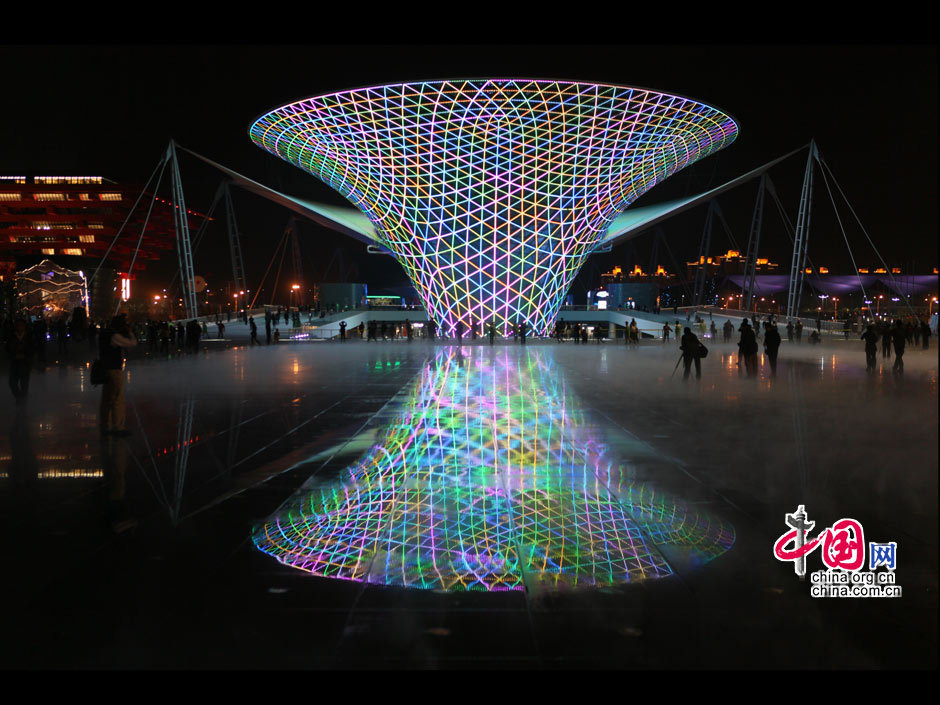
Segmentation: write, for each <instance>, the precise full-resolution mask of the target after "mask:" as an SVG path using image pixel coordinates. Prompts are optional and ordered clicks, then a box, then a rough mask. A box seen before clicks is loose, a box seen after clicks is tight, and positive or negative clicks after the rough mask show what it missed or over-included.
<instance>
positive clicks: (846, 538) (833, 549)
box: [817, 519, 865, 570]
mask: <svg viewBox="0 0 940 705" xmlns="http://www.w3.org/2000/svg"><path fill="white" fill-rule="evenodd" d="M817 540H818V539H817ZM822 554H823V555H822V559H823V563H825V564H826V566H827V567H829V568H842V569H843V570H859V569H860V568H861V567H862V566H863V565H865V537H864V535H863V532H862V525H861V524H859V523H858V522H857V521H855V520H854V519H840V520H839V521H837V522H836V523H835V524H833V525H832V528H831V529H826V536H825V540H824V541H823V552H822Z"/></svg>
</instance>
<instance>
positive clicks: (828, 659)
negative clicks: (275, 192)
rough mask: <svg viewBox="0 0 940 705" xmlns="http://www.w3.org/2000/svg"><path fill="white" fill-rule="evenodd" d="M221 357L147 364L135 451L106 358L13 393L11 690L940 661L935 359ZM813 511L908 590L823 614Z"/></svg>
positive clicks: (2, 479) (856, 348) (398, 347)
mask: <svg viewBox="0 0 940 705" xmlns="http://www.w3.org/2000/svg"><path fill="white" fill-rule="evenodd" d="M932 342H935V340H934V341H932ZM216 345H217V346H218V347H217V348H213V347H212V343H210V342H207V343H206V346H207V347H208V348H209V350H208V351H204V352H202V353H200V354H198V355H193V356H183V357H182V358H181V359H167V358H166V356H151V355H149V354H146V353H145V352H143V351H141V352H140V353H137V354H136V355H135V356H134V357H133V358H132V359H131V360H130V361H129V363H128V366H127V373H128V383H127V427H128V429H129V430H131V431H132V435H131V436H130V437H128V438H126V439H125V438H118V437H110V436H108V437H102V436H99V434H98V430H97V407H98V400H99V396H100V388H95V387H91V386H90V383H89V368H88V367H87V365H86V362H87V359H89V358H88V356H87V354H85V353H86V352H87V351H86V350H75V351H72V359H71V360H70V361H69V362H65V363H63V364H57V363H56V362H55V361H54V360H53V359H50V360H49V363H50V364H49V366H48V367H47V368H46V371H45V372H44V373H36V372H34V373H33V375H32V378H31V384H30V391H29V400H28V402H27V404H26V405H25V406H23V407H16V406H14V405H13V404H12V399H11V398H10V397H8V400H9V401H8V402H7V403H6V404H5V406H4V407H3V411H2V424H3V429H4V431H5V433H4V434H3V436H2V437H0V510H2V521H3V528H4V533H3V540H2V542H0V547H2V552H3V556H2V561H3V566H4V575H5V579H4V580H3V581H2V587H0V591H2V596H3V598H4V602H5V604H6V605H7V609H6V610H5V611H4V613H3V616H2V617H0V619H2V623H0V632H2V633H3V634H4V635H5V636H6V638H5V639H4V640H3V642H2V643H3V646H2V649H3V653H2V656H0V663H2V664H3V665H4V666H7V667H26V668H31V667H40V668H54V667H65V668H75V667H78V668H89V667H91V668H99V667H105V668H113V667H118V668H239V669H245V668H265V669H270V668H389V667H415V668H477V667H486V668H513V667H522V668H625V669H634V668H899V667H903V668H931V667H935V666H936V660H937V582H938V581H937V533H938V531H937V530H938V526H937V470H938V463H937V355H936V348H935V347H933V348H932V349H931V350H929V351H922V350H920V349H915V348H913V347H910V348H909V349H908V352H907V354H906V355H905V368H906V369H905V371H904V373H903V374H902V375H898V374H894V373H892V371H891V364H892V363H893V359H882V358H880V357H879V365H880V367H879V370H877V372H876V373H875V374H873V375H869V374H866V372H865V369H864V365H865V359H864V352H863V349H862V344H861V343H859V342H857V341H850V342H844V341H833V342H830V343H826V344H825V345H821V346H809V345H807V344H804V345H792V344H787V343H784V345H783V348H782V352H781V360H780V364H779V370H778V375H777V377H776V378H775V379H771V378H770V376H769V369H768V367H767V364H766V361H765V360H764V361H762V366H761V376H760V378H758V379H756V380H755V379H747V378H744V377H742V376H741V374H740V371H739V368H738V366H737V355H736V352H737V349H736V347H735V345H734V344H733V343H731V344H722V343H717V342H716V343H714V344H710V348H711V350H710V354H709V356H708V357H707V358H706V359H705V360H704V361H703V369H702V379H701V380H695V379H694V375H693V378H692V379H689V380H683V375H682V369H681V367H680V368H679V370H678V371H676V372H675V373H674V374H673V368H674V365H675V363H676V360H677V357H678V351H677V347H676V344H675V342H672V343H669V344H666V345H663V344H662V343H661V342H650V341H646V342H644V343H643V344H641V345H640V346H639V347H637V348H631V347H628V346H625V345H623V344H614V343H609V342H608V343H604V344H600V345H598V344H594V343H590V344H588V345H573V344H571V343H564V344H557V343H547V342H540V341H530V344H529V345H527V346H524V347H523V346H520V345H511V344H502V345H500V344H497V345H496V346H494V347H490V346H489V345H485V344H480V343H479V342H476V343H473V344H465V345H463V346H461V347H459V348H458V347H457V346H452V345H446V344H438V345H436V346H432V345H429V344H427V343H424V342H417V341H416V342H414V343H411V344H408V343H406V342H404V341H395V342H387V343H362V342H358V341H356V342H352V341H351V342H348V343H345V344H341V343H336V342H319V343H282V344H280V345H278V346H271V347H268V346H262V347H254V348H247V347H244V346H241V345H239V346H234V347H229V348H222V344H221V343H219V344H216ZM83 354H85V355H84V356H83ZM800 504H803V505H805V507H806V511H807V514H808V515H809V518H810V519H811V520H814V521H815V522H816V527H817V530H821V529H823V528H824V527H827V526H831V525H832V524H833V523H835V522H836V521H837V520H839V519H841V518H843V517H851V518H854V519H856V520H857V521H859V522H860V523H861V524H862V525H863V526H864V531H865V540H866V541H876V542H891V541H893V542H896V543H897V569H896V571H895V574H896V579H897V584H898V585H900V586H902V589H903V593H902V596H901V597H899V598H891V599H888V598H878V599H858V598H856V599H839V598H828V599H823V598H813V597H811V596H810V583H809V578H807V580H805V581H801V580H800V579H799V578H798V577H797V576H796V575H795V574H794V567H793V564H792V563H784V562H781V561H778V560H776V559H775V557H774V553H773V546H774V543H775V541H776V540H777V539H778V538H779V537H780V536H781V535H782V534H784V533H786V532H787V531H788V530H789V527H788V526H787V524H786V523H785V520H784V517H785V514H788V513H792V512H793V511H794V510H795V509H796V508H797V505H800ZM807 562H808V569H807V570H808V572H809V571H814V570H818V569H820V568H822V564H821V561H820V558H819V553H814V554H810V556H809V557H808V559H807ZM866 567H867V566H866Z"/></svg>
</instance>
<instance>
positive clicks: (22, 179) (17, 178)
mask: <svg viewBox="0 0 940 705" xmlns="http://www.w3.org/2000/svg"><path fill="white" fill-rule="evenodd" d="M0 181H9V182H12V183H14V184H25V183H26V177H25V176H0Z"/></svg>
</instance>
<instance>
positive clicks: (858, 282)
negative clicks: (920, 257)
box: [726, 274, 938, 296]
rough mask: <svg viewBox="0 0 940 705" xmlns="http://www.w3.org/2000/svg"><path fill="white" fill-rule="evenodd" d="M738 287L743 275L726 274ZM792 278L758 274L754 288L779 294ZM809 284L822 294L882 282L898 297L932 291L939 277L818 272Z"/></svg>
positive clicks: (758, 290)
mask: <svg viewBox="0 0 940 705" xmlns="http://www.w3.org/2000/svg"><path fill="white" fill-rule="evenodd" d="M726 280H727V281H730V282H731V283H733V284H734V285H735V286H738V287H740V288H742V289H743V288H744V280H745V275H744V274H729V275H728V276H727V277H726ZM788 282H789V277H788V275H786V274H758V275H757V276H756V277H755V278H754V289H755V291H756V292H758V293H760V294H764V295H767V294H778V293H780V292H782V291H786V290H787V285H788ZM806 283H807V284H808V285H809V286H810V287H812V288H813V289H815V290H816V291H819V292H821V293H823V294H827V295H830V296H831V295H837V296H838V295H842V294H849V293H852V292H856V291H858V292H861V290H862V288H864V289H865V290H866V291H867V290H868V289H870V288H872V287H874V286H875V285H881V286H882V287H884V288H885V289H886V290H888V291H895V292H897V293H898V295H899V296H913V295H914V294H923V293H930V292H933V291H936V290H937V283H938V279H937V276H936V275H929V274H918V275H913V276H901V275H896V276H894V277H889V276H888V275H887V274H861V275H858V276H854V275H851V274H847V275H840V274H819V275H807V276H806Z"/></svg>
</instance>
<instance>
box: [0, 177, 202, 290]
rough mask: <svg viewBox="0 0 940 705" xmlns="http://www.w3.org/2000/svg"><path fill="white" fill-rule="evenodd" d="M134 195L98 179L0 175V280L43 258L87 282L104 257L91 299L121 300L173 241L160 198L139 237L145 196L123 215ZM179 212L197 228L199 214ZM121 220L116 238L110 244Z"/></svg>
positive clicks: (127, 187) (168, 206)
mask: <svg viewBox="0 0 940 705" xmlns="http://www.w3.org/2000/svg"><path fill="white" fill-rule="evenodd" d="M139 194H140V188H139V187H136V186H130V185H123V186H122V185H120V184H118V183H116V182H114V181H112V180H110V179H106V178H104V177H102V176H0V242H2V243H3V245H2V248H0V281H5V280H7V278H8V277H10V276H11V275H12V273H13V272H15V271H21V270H25V269H27V268H29V267H31V266H34V265H36V264H38V263H39V262H40V261H42V260H45V259H49V260H51V261H52V262H54V263H55V264H57V265H59V266H61V267H66V268H68V269H70V270H74V271H84V272H85V273H86V275H88V276H90V274H91V272H94V271H95V269H97V267H98V265H99V264H101V260H102V258H103V257H104V255H105V253H106V252H107V253H108V259H107V262H105V263H104V264H103V267H102V270H101V272H99V277H100V280H99V281H96V282H94V285H93V288H92V291H91V292H90V295H91V300H92V302H94V301H96V300H100V301H102V302H103V301H104V300H105V299H107V300H108V301H109V302H110V301H111V300H114V299H115V297H117V296H122V298H125V299H126V298H128V297H129V296H130V295H131V291H130V289H131V281H132V280H133V279H134V278H135V274H136V273H138V272H140V271H141V270H143V269H144V268H145V267H146V263H147V261H148V260H158V259H160V257H161V256H163V255H164V253H166V252H167V251H172V250H173V249H174V248H175V242H176V232H175V229H174V224H173V211H172V210H171V209H172V205H171V204H170V203H169V202H167V201H165V200H163V199H160V198H157V199H155V200H154V201H153V209H152V211H151V212H150V217H149V221H148V223H147V229H146V232H144V233H143V237H142V238H141V230H142V229H143V226H144V220H145V218H146V216H147V211H148V208H149V207H150V201H151V195H148V194H145V195H144V197H143V198H141V201H140V204H139V205H138V207H137V208H136V209H134V211H133V214H131V210H132V208H133V207H134V204H135V202H136V201H137V198H138V196H139ZM187 213H188V214H189V216H190V220H189V224H190V227H191V228H198V227H199V225H200V223H201V220H202V218H203V217H204V216H202V215H201V214H199V213H196V212H194V211H187ZM129 214H130V218H129V219H128V215H129ZM125 220H126V221H127V224H126V225H125V227H124V234H123V235H122V236H121V238H120V239H118V241H117V242H114V237H115V235H117V233H118V231H119V230H120V228H121V226H122V224H124V222H125ZM138 241H140V248H139V251H138V252H137V257H136V260H134V270H133V272H131V274H130V276H129V277H128V276H127V272H128V271H129V270H130V266H131V260H132V259H133V258H134V252H135V250H137V244H138ZM112 243H113V246H112ZM109 247H111V250H110V252H108V248H109ZM93 306H94V304H93ZM109 307H110V303H109V304H108V306H103V308H109Z"/></svg>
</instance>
